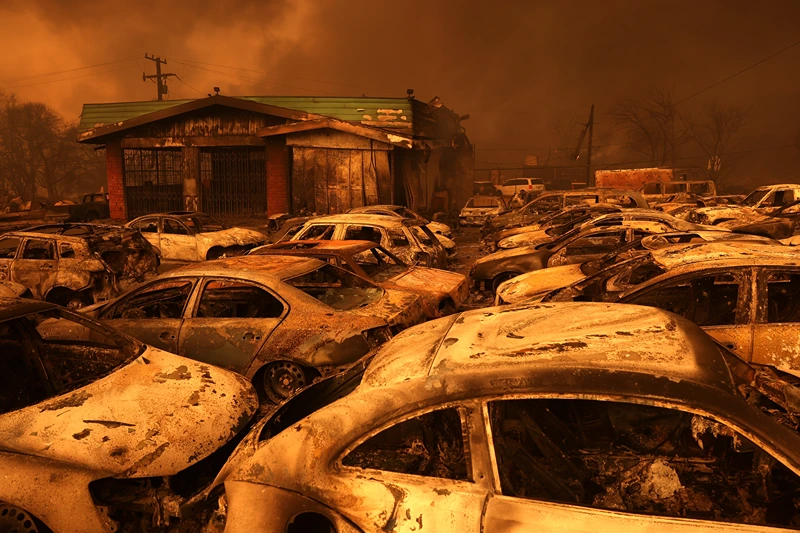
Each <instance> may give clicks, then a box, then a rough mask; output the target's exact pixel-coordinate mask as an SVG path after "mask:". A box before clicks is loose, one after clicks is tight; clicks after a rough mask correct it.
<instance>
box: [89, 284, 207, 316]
mask: <svg viewBox="0 0 800 533" xmlns="http://www.w3.org/2000/svg"><path fill="white" fill-rule="evenodd" d="M178 282H189V283H190V284H191V287H190V289H189V295H188V297H187V298H186V303H184V305H183V311H182V312H181V313H180V317H176V319H181V320H182V319H184V318H186V317H187V310H189V309H190V308H191V309H193V308H194V303H193V302H194V301H195V300H197V297H196V294H197V287H198V283H199V279H198V278H196V277H193V276H186V277H175V278H156V279H153V280H152V281H150V282H149V283H145V284H143V285H140V286H139V287H136V289H134V290H133V291H131V292H129V293H128V294H126V295H125V296H123V297H121V298H119V299H117V300H116V301H114V303H112V304H111V305H109V306H108V307H105V308H103V309H102V310H101V311H100V314H99V319H101V320H172V319H162V318H146V317H144V318H130V317H121V316H120V317H117V316H115V315H116V314H117V310H118V309H119V307H120V306H122V305H125V304H126V303H127V302H129V301H130V300H131V299H133V298H136V297H137V296H140V295H141V294H142V293H143V292H145V291H147V290H148V289H150V288H151V287H153V286H157V285H160V284H163V283H178Z"/></svg>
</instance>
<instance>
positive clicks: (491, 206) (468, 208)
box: [458, 195, 507, 226]
mask: <svg viewBox="0 0 800 533" xmlns="http://www.w3.org/2000/svg"><path fill="white" fill-rule="evenodd" d="M506 209H507V208H506V201H505V200H504V199H503V197H502V196H484V195H478V196H473V197H472V198H470V199H469V200H467V203H466V204H465V205H464V207H463V208H462V209H461V211H460V212H459V213H458V223H459V224H460V225H462V226H483V225H484V224H485V223H486V221H487V220H489V219H490V218H492V217H494V216H497V215H500V214H502V213H505V212H506Z"/></svg>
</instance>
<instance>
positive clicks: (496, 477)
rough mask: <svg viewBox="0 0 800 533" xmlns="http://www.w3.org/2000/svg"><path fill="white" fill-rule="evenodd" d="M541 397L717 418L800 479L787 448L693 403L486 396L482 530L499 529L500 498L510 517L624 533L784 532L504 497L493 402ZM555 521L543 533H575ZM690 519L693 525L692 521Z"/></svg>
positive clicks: (548, 395)
mask: <svg viewBox="0 0 800 533" xmlns="http://www.w3.org/2000/svg"><path fill="white" fill-rule="evenodd" d="M536 399H542V400H545V399H558V400H590V401H602V402H618V403H625V404H637V405H642V406H656V407H661V408H665V409H672V410H675V411H680V412H683V413H687V414H693V415H698V416H703V417H705V418H709V419H711V420H712V421H714V422H717V423H719V424H722V425H724V426H725V427H728V428H732V429H734V430H735V431H737V432H739V433H741V434H742V435H743V436H744V437H746V438H747V439H749V440H750V441H751V442H753V443H754V444H755V445H756V446H758V447H759V448H760V449H761V450H762V451H764V452H765V453H767V454H768V455H769V456H770V457H772V459H773V460H775V461H778V462H779V463H781V464H782V465H784V466H785V467H786V468H788V469H789V470H790V471H792V472H793V473H794V474H795V475H797V476H798V477H800V465H793V464H792V461H790V460H788V457H787V456H786V454H785V453H783V452H781V450H778V449H776V448H775V447H774V445H773V444H772V443H771V442H769V441H768V440H767V439H762V438H761V437H760V436H759V435H755V434H754V433H753V432H752V431H749V428H743V427H741V426H740V425H739V424H736V423H735V422H734V421H733V420H731V418H732V417H729V416H723V415H722V414H720V413H719V412H710V411H706V410H704V409H702V408H698V407H695V406H692V405H689V402H688V401H687V402H686V403H681V402H680V401H677V400H676V399H674V398H660V399H659V400H657V401H653V400H652V399H650V398H645V397H637V396H631V395H626V394H615V393H607V392H605V393H563V392H559V393H553V392H545V393H535V392H531V393H522V394H520V393H516V394H500V395H497V396H493V397H490V398H486V397H484V398H481V400H480V401H481V410H480V412H481V416H482V419H483V421H482V424H481V426H482V431H483V432H484V435H485V441H486V443H487V445H488V446H487V450H486V453H487V455H488V458H489V461H490V464H489V466H490V470H489V472H490V473H491V482H492V491H491V492H490V494H489V497H488V498H487V501H486V506H485V507H484V514H483V519H484V523H483V524H481V526H482V531H495V529H492V528H491V527H490V523H489V522H488V520H489V519H491V518H492V516H491V514H492V504H493V503H494V501H495V499H497V501H499V502H500V503H501V506H502V505H503V504H505V505H506V507H511V509H510V510H509V511H510V512H508V513H506V514H505V516H518V515H521V514H531V515H533V514H535V515H536V516H538V517H540V518H541V517H553V515H555V517H554V518H555V520H558V519H559V518H560V517H562V516H563V518H565V519H572V518H573V517H574V516H576V515H582V516H583V517H585V520H586V521H587V522H588V521H591V522H593V523H594V522H595V521H596V520H598V519H600V520H608V522H610V524H609V525H613V524H614V522H616V523H617V524H618V525H619V526H620V527H621V528H623V529H622V531H634V530H635V531H639V530H642V529H647V530H651V531H658V530H659V529H660V528H663V529H665V530H668V531H670V532H673V533H692V532H694V531H700V530H708V531H711V530H714V531H720V532H730V533H769V532H770V531H783V530H784V529H779V528H777V527H775V526H763V525H753V524H745V523H737V522H721V521H715V520H702V519H696V518H689V517H680V518H678V517H671V516H663V515H654V514H645V513H637V512H630V511H618V510H612V509H602V508H598V507H593V506H591V505H581V504H577V503H566V502H556V501H549V500H543V499H539V500H537V499H533V498H531V499H525V498H521V497H518V496H512V495H504V494H503V492H502V487H501V481H500V472H499V469H498V466H497V455H496V452H495V446H494V437H493V434H492V427H491V415H490V413H489V403H490V402H496V401H513V400H536ZM710 403H712V404H716V403H717V402H715V401H712V402H710ZM720 411H721V410H720ZM514 507H516V509H514ZM514 511H516V512H514ZM555 520H554V521H553V523H550V524H547V525H546V526H544V529H543V531H547V533H568V532H569V531H571V530H572V528H571V527H570V526H569V525H564V526H563V528H561V529H559V528H558V526H556V525H555ZM689 521H691V523H690V522H689ZM538 523H540V522H538ZM559 525H560V524H559ZM554 526H555V527H554ZM626 526H627V527H626ZM647 526H650V527H647ZM670 526H671V527H670ZM607 529H609V528H604V527H599V526H598V528H597V529H595V530H596V531H605V530H607ZM502 531H504V532H509V533H517V532H522V531H526V532H527V531H529V529H528V528H525V527H524V526H523V527H519V528H516V529H512V528H509V527H508V525H506V527H505V528H502Z"/></svg>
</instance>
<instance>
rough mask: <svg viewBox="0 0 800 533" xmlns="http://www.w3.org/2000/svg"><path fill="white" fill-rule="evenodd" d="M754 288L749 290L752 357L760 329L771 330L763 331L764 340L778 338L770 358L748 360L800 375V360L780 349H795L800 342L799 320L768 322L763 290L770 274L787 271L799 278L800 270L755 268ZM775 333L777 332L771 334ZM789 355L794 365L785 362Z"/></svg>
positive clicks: (781, 267)
mask: <svg viewBox="0 0 800 533" xmlns="http://www.w3.org/2000/svg"><path fill="white" fill-rule="evenodd" d="M753 270H754V273H753V278H754V285H755V286H754V288H753V306H752V307H753V314H752V317H753V318H752V322H753V348H752V350H751V353H752V358H751V359H753V358H755V357H756V342H757V340H758V339H759V336H760V334H761V333H762V331H763V330H765V329H767V328H770V329H772V330H773V331H771V332H770V331H767V332H766V335H765V337H767V338H770V337H776V336H777V338H778V339H779V341H778V343H779V345H780V347H781V348H780V349H779V350H778V351H777V354H776V355H775V356H773V357H771V358H770V359H760V360H758V361H752V362H753V363H758V364H762V365H775V366H778V367H780V368H781V369H782V370H789V371H791V372H792V373H793V374H795V375H798V376H800V357H798V355H797V354H796V353H795V351H794V349H791V350H786V351H784V350H782V348H783V347H784V346H789V347H791V348H795V347H796V346H797V345H798V343H800V334H799V333H800V321H798V322H768V319H769V315H768V313H769V307H768V306H769V292H768V289H767V285H766V284H767V281H766V278H767V275H769V273H770V272H787V273H790V274H797V275H800V267H798V266H792V265H770V266H756V267H754V268H753ZM775 330H777V331H775ZM787 334H788V335H791V336H792V337H793V338H789V339H787V338H786V337H785V335H787ZM765 351H766V350H764V349H760V350H758V353H759V354H763V353H765ZM789 353H791V354H792V355H793V356H794V359H795V361H796V362H795V363H794V364H791V363H789V362H788V361H787V360H786V356H787V355H789Z"/></svg>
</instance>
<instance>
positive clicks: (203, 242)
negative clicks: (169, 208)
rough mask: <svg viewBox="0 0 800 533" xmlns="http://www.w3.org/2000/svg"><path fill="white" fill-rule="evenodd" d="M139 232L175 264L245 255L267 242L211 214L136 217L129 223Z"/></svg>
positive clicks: (188, 213)
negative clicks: (176, 262) (175, 262)
mask: <svg viewBox="0 0 800 533" xmlns="http://www.w3.org/2000/svg"><path fill="white" fill-rule="evenodd" d="M125 226H126V227H128V228H133V229H136V230H139V232H141V234H142V235H144V238H145V239H147V240H148V242H150V244H152V245H153V246H155V247H156V248H158V249H159V250H160V251H161V258H162V259H165V260H171V261H205V260H208V259H218V258H220V257H232V256H237V255H242V254H243V253H245V252H246V251H247V250H250V249H251V248H255V247H256V246H261V245H262V244H264V243H265V242H266V240H267V238H266V236H265V235H264V234H263V233H260V232H258V231H255V230H251V229H245V228H235V227H234V228H232V227H230V226H228V225H227V224H224V223H223V222H220V221H219V220H216V219H215V218H213V217H212V216H210V215H207V214H205V213H199V212H193V211H192V212H187V211H177V212H173V213H158V214H153V215H144V216H141V217H139V218H135V219H133V220H131V221H130V222H128V223H127V224H125Z"/></svg>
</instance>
